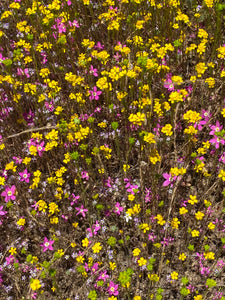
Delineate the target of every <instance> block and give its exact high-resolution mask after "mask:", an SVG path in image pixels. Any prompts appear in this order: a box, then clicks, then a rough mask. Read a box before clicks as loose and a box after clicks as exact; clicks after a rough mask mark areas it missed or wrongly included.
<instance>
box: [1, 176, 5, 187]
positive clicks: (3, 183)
mask: <svg viewBox="0 0 225 300" xmlns="http://www.w3.org/2000/svg"><path fill="white" fill-rule="evenodd" d="M0 185H3V186H4V185H5V177H3V176H0Z"/></svg>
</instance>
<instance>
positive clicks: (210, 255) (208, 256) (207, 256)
mask: <svg viewBox="0 0 225 300" xmlns="http://www.w3.org/2000/svg"><path fill="white" fill-rule="evenodd" d="M204 257H205V259H215V253H213V252H205V253H204Z"/></svg>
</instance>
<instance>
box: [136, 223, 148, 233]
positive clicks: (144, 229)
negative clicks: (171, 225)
mask: <svg viewBox="0 0 225 300" xmlns="http://www.w3.org/2000/svg"><path fill="white" fill-rule="evenodd" d="M139 228H140V229H142V230H143V232H144V233H146V232H147V231H149V230H150V227H149V225H148V224H147V223H143V224H140V225H139Z"/></svg>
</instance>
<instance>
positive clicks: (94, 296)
mask: <svg viewBox="0 0 225 300" xmlns="http://www.w3.org/2000/svg"><path fill="white" fill-rule="evenodd" d="M97 297H98V295H97V292H96V291H95V290H92V291H90V292H89V294H88V299H91V300H97Z"/></svg>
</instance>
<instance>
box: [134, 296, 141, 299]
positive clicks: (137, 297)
mask: <svg viewBox="0 0 225 300" xmlns="http://www.w3.org/2000/svg"><path fill="white" fill-rule="evenodd" d="M133 300H141V296H134V299H133Z"/></svg>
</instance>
